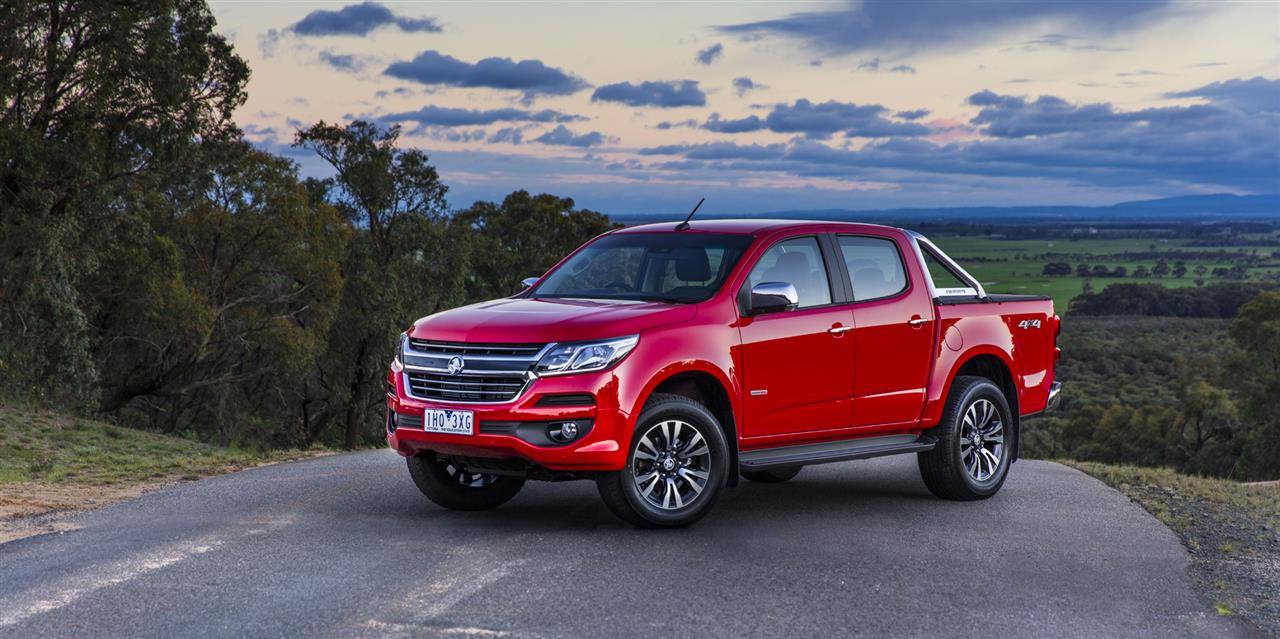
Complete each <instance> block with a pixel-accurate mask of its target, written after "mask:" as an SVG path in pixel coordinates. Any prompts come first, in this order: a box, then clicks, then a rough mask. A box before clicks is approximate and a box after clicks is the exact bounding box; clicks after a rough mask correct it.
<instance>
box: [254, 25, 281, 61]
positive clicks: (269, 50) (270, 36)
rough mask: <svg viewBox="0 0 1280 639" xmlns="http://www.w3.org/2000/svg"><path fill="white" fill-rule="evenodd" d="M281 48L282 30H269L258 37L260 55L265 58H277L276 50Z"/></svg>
mask: <svg viewBox="0 0 1280 639" xmlns="http://www.w3.org/2000/svg"><path fill="white" fill-rule="evenodd" d="M279 46H280V30H279V29H267V30H266V31H265V32H263V33H261V34H259V35H258V53H261V54H262V57H264V58H271V57H273V56H275V54H276V49H277V48H279Z"/></svg>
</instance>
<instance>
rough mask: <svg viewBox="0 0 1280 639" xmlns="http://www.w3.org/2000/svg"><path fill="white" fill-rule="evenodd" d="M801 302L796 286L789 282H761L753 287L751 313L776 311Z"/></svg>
mask: <svg viewBox="0 0 1280 639" xmlns="http://www.w3.org/2000/svg"><path fill="white" fill-rule="evenodd" d="M799 304H800V294H799V293H796V287H794V286H792V285H791V284H789V283H787V282H760V283H759V284H756V285H755V286H752V287H751V304H750V309H751V314H752V315H760V314H762V313H776V312H778V311H786V310H790V309H793V308H795V307H796V306H797V305H799Z"/></svg>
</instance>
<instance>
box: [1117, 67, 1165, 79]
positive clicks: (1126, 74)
mask: <svg viewBox="0 0 1280 639" xmlns="http://www.w3.org/2000/svg"><path fill="white" fill-rule="evenodd" d="M1148 75H1167V74H1165V73H1161V72H1159V71H1152V70H1151V69H1137V70H1135V71H1121V72H1119V73H1117V74H1116V77H1117V78H1139V77H1142V76H1148Z"/></svg>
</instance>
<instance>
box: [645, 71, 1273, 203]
mask: <svg viewBox="0 0 1280 639" xmlns="http://www.w3.org/2000/svg"><path fill="white" fill-rule="evenodd" d="M1275 82H1276V81H1266V80H1263V81H1259V82H1255V81H1254V80H1236V81H1228V82H1221V83H1215V84H1212V85H1207V86H1206V87H1201V88H1199V89H1193V90H1190V91H1186V92H1182V93H1184V94H1186V95H1187V96H1192V97H1201V98H1204V99H1206V100H1208V101H1209V102H1208V103H1207V104H1199V105H1192V106H1186V107H1152V108H1145V109H1138V110H1133V111H1124V110H1120V109H1118V108H1116V107H1115V106H1114V105H1112V104H1109V103H1083V104H1079V103H1072V102H1068V101H1067V100H1064V99H1062V98H1060V97H1057V96H1040V97H1038V98H1035V99H1029V98H1026V97H1022V96H1010V95H1000V94H996V93H993V92H991V91H982V92H979V93H975V94H973V95H972V96H970V98H969V102H970V103H971V104H973V105H975V106H981V107H982V110H981V112H980V113H979V114H978V115H977V116H975V117H974V118H973V119H972V121H971V122H972V124H973V125H975V126H976V127H977V132H978V133H979V134H980V135H981V136H984V137H978V138H973V137H972V136H969V137H966V138H963V139H951V140H950V141H948V140H935V139H934V138H933V137H932V136H930V137H927V138H926V137H891V138H887V139H879V140H875V141H873V142H870V143H868V144H866V145H865V146H862V147H860V148H837V147H834V146H832V145H829V144H824V143H822V142H819V141H817V140H814V139H810V138H804V137H797V138H794V139H792V140H791V141H790V142H788V143H787V144H784V145H769V146H767V147H759V146H758V145H745V146H744V145H735V144H731V143H716V144H714V145H669V146H663V147H651V148H648V149H643V150H641V151H640V153H641V154H642V155H674V156H678V157H680V158H682V159H681V161H683V162H700V163H701V164H698V165H696V166H689V167H686V171H688V172H691V173H692V172H694V171H704V172H705V171H718V172H742V171H756V172H765V173H784V174H789V175H795V176H802V177H803V176H810V177H812V176H817V177H843V178H847V179H859V180H866V179H880V180H885V179H888V180H890V181H893V182H896V183H911V182H913V181H914V182H923V181H927V180H931V179H944V180H961V181H963V180H965V179H970V178H974V177H977V178H980V179H981V180H993V179H996V180H1002V181H1005V182H1006V183H1008V184H1011V185H1012V184H1016V183H1018V182H1019V181H1021V182H1022V183H1024V184H1033V185H1038V186H1037V188H1046V187H1047V186H1050V185H1059V187H1060V188H1071V189H1081V188H1098V189H1108V190H1118V189H1130V190H1136V191H1140V192H1150V191H1152V190H1163V191H1166V192H1167V191H1174V192H1187V191H1199V192H1205V191H1221V190H1224V189H1225V190H1230V191H1236V192H1255V193H1267V192H1274V191H1275V186H1276V175H1280V154H1278V153H1277V152H1276V144H1275V143H1274V142H1272V143H1269V144H1267V143H1264V144H1259V143H1258V142H1257V141H1259V140H1270V141H1274V140H1277V139H1280V113H1275V112H1274V108H1275V107H1274V106H1270V107H1269V108H1271V109H1272V111H1267V110H1257V109H1258V108H1259V105H1260V104H1268V105H1274V104H1276V103H1275V102H1271V103H1266V102H1264V101H1263V100H1260V99H1259V97H1258V92H1261V94H1262V95H1263V96H1265V95H1267V94H1268V92H1269V91H1274V90H1275V84H1274V83H1275ZM1267 83H1271V84H1270V85H1268V84H1267ZM1244 87H1250V89H1245V88H1244ZM922 117H923V116H922ZM929 176H938V177H937V178H931V177H929ZM955 183H956V184H960V183H962V182H955ZM969 184H972V182H969Z"/></svg>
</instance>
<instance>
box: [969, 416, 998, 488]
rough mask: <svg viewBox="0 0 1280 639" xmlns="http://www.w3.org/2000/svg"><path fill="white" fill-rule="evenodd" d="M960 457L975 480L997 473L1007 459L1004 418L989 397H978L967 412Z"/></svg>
mask: <svg viewBox="0 0 1280 639" xmlns="http://www.w3.org/2000/svg"><path fill="white" fill-rule="evenodd" d="M960 459H961V460H962V461H963V462H964V469H965V472H967V473H969V477H971V478H973V480H974V481H978V482H985V481H987V480H989V479H991V478H992V477H994V476H995V474H996V471H998V470H999V469H1000V464H1001V463H1003V460H1004V422H1003V421H1002V420H1001V418H1000V411H999V410H998V409H997V408H996V405H995V404H994V403H992V402H991V400H988V399H979V400H977V401H975V402H973V403H972V404H970V405H969V408H968V409H967V410H966V411H965V412H964V421H963V422H962V423H961V429H960Z"/></svg>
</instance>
